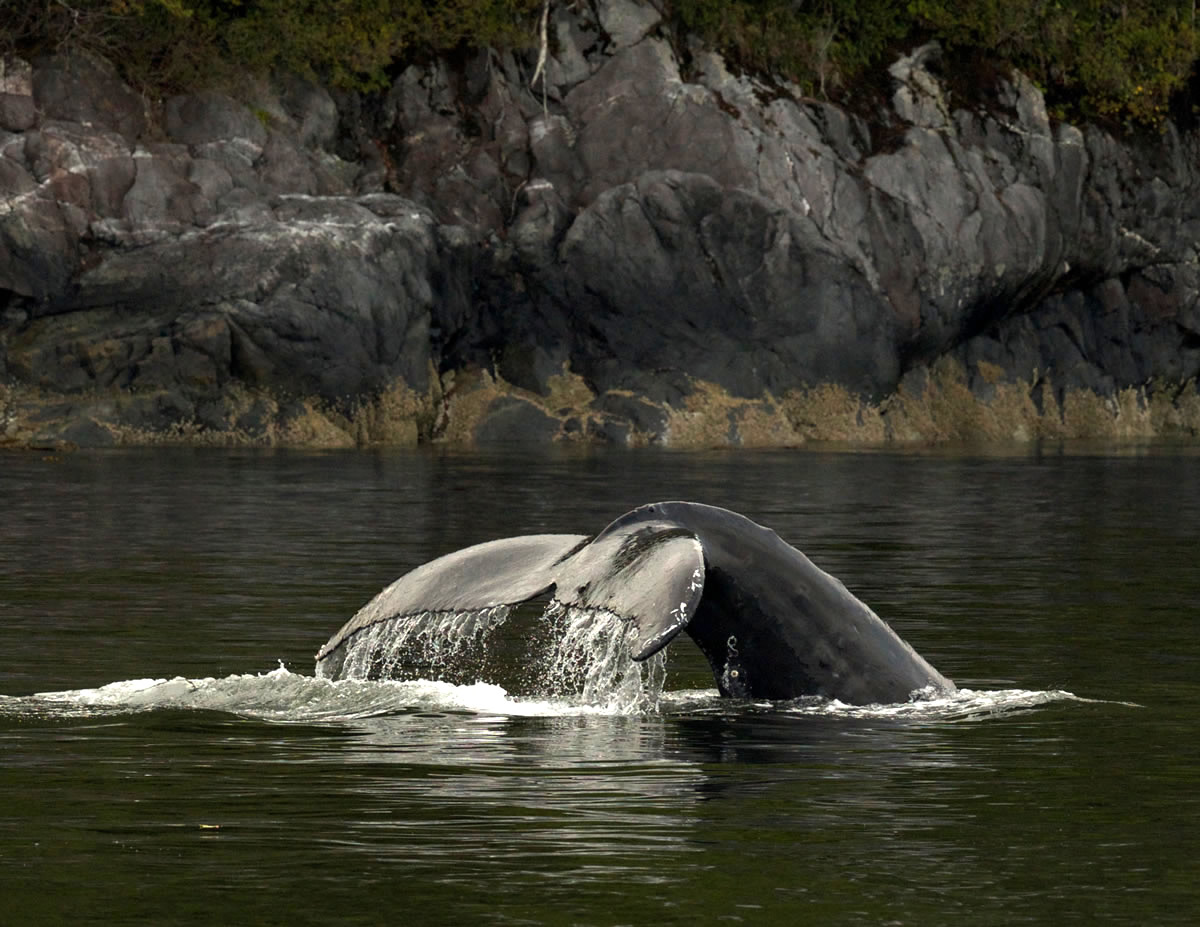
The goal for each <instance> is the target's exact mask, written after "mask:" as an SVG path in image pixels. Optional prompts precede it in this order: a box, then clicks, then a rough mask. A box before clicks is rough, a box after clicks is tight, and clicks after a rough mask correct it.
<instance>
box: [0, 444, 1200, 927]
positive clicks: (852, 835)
mask: <svg viewBox="0 0 1200 927" xmlns="http://www.w3.org/2000/svg"><path fill="white" fill-rule="evenodd" d="M666 499H688V500H694V501H702V502H708V503H711V504H715V505H721V506H725V507H727V508H732V509H734V510H737V511H740V512H742V513H744V514H746V515H748V516H750V517H751V518H753V519H755V520H756V521H759V522H760V523H762V524H765V525H767V526H769V527H771V528H773V529H775V530H776V531H777V532H778V533H779V534H780V535H781V536H782V537H783V538H784V539H786V540H788V541H790V542H791V543H793V544H795V545H796V546H797V547H799V548H800V549H801V550H803V551H805V552H806V553H807V554H808V555H809V556H810V557H811V558H812V559H813V560H814V561H815V562H816V563H817V564H818V565H819V566H821V567H823V568H824V569H826V570H828V571H830V572H831V573H833V574H834V575H836V576H838V577H839V578H840V579H842V580H843V581H844V582H845V583H846V585H847V586H848V587H849V588H850V589H851V590H853V591H854V592H855V593H856V594H858V595H859V597H860V598H862V599H863V600H864V601H866V602H867V603H868V604H869V605H871V607H872V608H874V610H875V611H876V612H878V613H879V614H880V615H881V616H882V617H883V618H885V619H886V620H888V621H889V622H891V624H892V625H893V627H895V628H896V629H897V630H898V631H899V632H900V634H901V635H902V636H903V637H904V638H905V639H907V640H908V641H909V642H910V643H912V644H913V645H914V646H915V647H916V649H917V650H918V651H919V652H920V653H921V654H922V655H923V656H925V657H926V658H927V659H928V660H929V661H930V662H931V663H932V664H933V665H934V666H936V667H938V668H939V669H940V670H942V671H943V672H944V673H945V674H946V675H948V676H950V677H951V678H953V679H954V680H955V681H956V682H957V683H958V685H959V687H960V692H959V693H957V694H956V695H953V696H947V697H942V698H937V699H933V700H929V701H914V702H907V703H903V704H898V705H876V706H859V707H852V706H847V705H841V704H838V703H836V702H835V703H830V702H823V701H821V700H819V699H805V700H800V701H797V702H786V703H771V702H765V701H733V700H724V699H721V698H719V697H718V696H717V693H716V691H715V688H714V686H713V680H712V676H711V674H710V672H709V670H708V667H707V664H706V663H705V662H704V660H703V658H702V657H701V656H700V654H699V652H698V651H697V650H696V649H695V647H694V646H693V645H692V644H691V643H690V641H688V640H687V639H686V638H685V637H682V636H681V638H680V639H679V640H678V641H676V642H675V643H673V644H672V645H671V646H670V647H669V648H668V651H667V660H666V663H665V668H661V669H660V672H658V673H657V674H654V673H649V672H647V673H646V678H645V679H642V680H640V681H639V682H638V685H637V687H635V688H636V691H633V693H632V695H631V690H630V688H629V686H628V685H624V686H623V687H622V688H621V691H619V692H618V691H616V689H615V688H613V690H612V691H607V690H605V689H604V687H603V686H600V687H599V688H598V689H597V688H596V687H593V688H592V689H591V690H589V691H587V692H582V691H572V690H571V689H570V687H569V686H566V687H564V685H563V683H562V680H561V679H559V680H557V681H555V680H551V679H549V678H548V676H547V674H546V673H545V672H544V668H542V664H541V663H539V662H538V661H536V660H533V659H532V657H530V654H531V653H532V652H533V650H535V649H536V648H537V647H538V646H539V645H540V644H541V643H542V642H543V640H544V638H545V637H546V635H547V634H549V633H550V632H551V629H549V628H548V627H547V626H546V624H545V622H543V621H542V619H541V617H540V614H539V611H538V610H537V609H531V610H529V609H522V610H519V611H518V612H516V613H514V614H513V615H512V616H510V617H509V618H508V620H507V621H506V622H505V624H504V633H503V635H501V636H500V637H498V638H497V639H496V641H495V647H496V651H495V653H493V654H492V655H491V657H490V658H489V659H488V660H486V661H482V662H481V663H480V664H479V667H478V672H477V674H476V675H475V676H472V675H471V674H472V670H471V668H470V667H467V669H466V670H465V671H464V670H462V668H461V667H460V668H459V670H460V671H459V672H458V674H457V675H456V676H455V677H454V678H453V679H446V678H442V679H437V678H428V679H426V678H414V679H409V680H406V681H398V682H370V681H363V680H346V681H336V682H335V681H331V680H328V679H321V678H317V677H316V676H315V675H314V667H313V655H314V654H315V653H316V651H317V649H318V648H319V647H320V645H321V644H322V643H323V642H324V641H325V640H326V639H327V638H328V637H329V636H330V635H331V634H333V632H334V631H336V630H337V629H338V628H339V627H340V626H341V624H342V623H343V622H345V621H346V619H348V618H349V617H350V616H351V615H353V614H354V612H355V611H357V610H358V608H359V607H360V606H362V605H363V604H364V603H365V602H367V601H368V600H369V599H370V598H371V597H372V596H374V595H375V593H376V592H378V591H379V590H380V589H382V588H383V587H384V586H385V585H387V584H388V583H390V582H391V581H392V580H393V579H395V578H396V577H397V576H399V575H401V574H402V573H404V572H405V571H407V570H409V569H411V568H413V567H415V566H417V565H419V564H420V563H423V562H425V561H427V560H429V559H432V558H433V557H436V556H438V555H440V554H443V553H447V552H449V551H451V550H454V549H457V548H459V547H463V546H466V545H468V544H472V543H475V542H478V541H484V540H489V539H491V538H495V537H502V536H509V535H516V534H524V533H540V532H555V531H561V532H567V533H585V534H590V533H594V532H597V531H599V530H600V529H601V528H602V527H603V526H604V525H605V524H606V523H607V522H608V521H609V520H611V519H612V518H615V517H616V516H618V515H620V514H621V513H623V512H625V511H627V510H628V509H630V508H633V507H635V506H637V505H639V504H641V503H645V502H651V501H658V500H666ZM1198 542H1200V449H1197V448H1195V447H1191V448H1189V447H1178V446H1147V447H1136V448H1129V447H1125V448H1113V447H1105V446H1092V445H1071V446H1067V447H1060V446H1054V447H1042V448H1035V449H1017V450H1010V451H996V450H987V449H961V448H960V449H955V450H950V451H937V452H912V453H890V452H889V453H884V452H870V453H840V452H833V451H829V452H821V451H803V452H797V451H772V452H763V453H757V452H746V451H742V452H721V453H712V454H704V453H686V454H685V453H671V452H664V451H651V450H647V451H641V452H602V451H596V450H590V451H572V450H562V451H558V452H552V453H551V452H545V451H536V452H531V451H528V450H525V449H513V450H511V451H509V452H507V453H493V454H453V453H439V452H436V451H421V452H412V453H407V452H405V453H400V452H379V453H369V452H337V453H296V452H278V451H277V452H255V451H244V450H238V451H223V450H134V451H110V452H95V453H82V452H81V453H73V454H47V453H44V452H23V453H4V454H0V652H2V654H3V663H2V664H0V899H2V902H0V904H2V910H3V914H0V923H3V924H14V925H18V924H20V925H24V924H36V925H43V924H106V925H119V924H139V925H144V924H155V925H169V924H281V925H294V924H339V925H341V924H345V925H356V924H371V925H376V924H391V923H395V924H402V925H426V924H429V925H458V924H494V925H540V924H544V925H568V924H570V925H620V924H637V925H641V924H687V925H698V924H715V923H726V922H728V923H748V924H749V923H752V924H780V925H783V924H788V925H790V924H798V923H803V924H838V925H841V924H864V925H867V924H870V925H874V924H893V925H939V924H946V925H959V927H961V925H973V924H1062V923H1077V924H1138V925H1142V924H1158V925H1164V924H1195V923H1198V922H1200V543H1198ZM464 673H465V675H464ZM431 675H437V674H431ZM626 681H628V680H626Z"/></svg>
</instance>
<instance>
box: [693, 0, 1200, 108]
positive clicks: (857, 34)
mask: <svg viewBox="0 0 1200 927" xmlns="http://www.w3.org/2000/svg"><path fill="white" fill-rule="evenodd" d="M672 7H673V9H674V11H675V15H676V17H677V18H678V20H679V22H680V23H681V24H682V25H683V26H684V27H685V28H687V29H691V30H694V31H695V32H697V33H698V34H699V35H701V36H702V37H703V38H705V39H706V40H707V41H708V42H710V43H711V44H713V45H714V46H716V47H718V48H721V49H722V50H724V51H725V52H726V54H728V55H729V56H730V57H731V58H732V59H733V60H735V61H737V62H739V63H740V64H742V65H743V66H745V67H749V68H753V69H756V70H766V71H775V72H779V73H782V74H784V75H785V76H788V77H790V78H791V79H793V80H796V81H798V82H799V83H800V84H801V85H802V86H804V87H805V88H806V89H808V90H809V91H810V92H817V93H829V92H832V91H834V90H837V89H842V90H845V89H847V88H849V87H852V85H853V84H854V83H855V82H856V81H858V80H860V79H861V78H863V77H864V72H867V71H868V70H869V69H872V68H878V67H881V66H883V65H886V64H887V63H888V60H889V59H890V58H891V57H894V56H895V55H896V54H897V53H898V52H901V51H904V50H907V49H908V48H911V47H912V45H914V44H916V43H918V42H921V41H925V40H929V39H936V40H938V41H940V42H941V43H942V45H943V46H944V47H945V48H946V49H947V51H948V52H949V55H950V58H951V61H952V62H958V63H959V64H960V65H961V64H963V63H965V62H968V61H969V62H972V63H973V64H974V65H975V66H976V67H977V66H978V65H979V64H980V63H982V62H986V63H987V64H988V65H989V66H990V68H991V69H992V70H997V69H1004V68H1008V67H1016V68H1019V69H1020V70H1022V71H1024V72H1025V73H1026V74H1027V75H1029V77H1030V78H1032V79H1033V80H1034V82H1035V83H1037V84H1038V85H1039V86H1040V87H1041V88H1042V90H1043V91H1044V92H1045V93H1046V97H1047V102H1048V103H1049V104H1050V106H1051V107H1052V108H1054V109H1056V110H1057V111H1058V113H1059V115H1060V116H1068V115H1072V116H1082V117H1084V118H1089V119H1097V118H1098V119H1103V120H1106V121H1109V122H1117V123H1122V124H1124V125H1126V126H1127V127H1133V126H1135V125H1138V126H1155V125H1158V124H1159V123H1161V121H1162V120H1163V118H1164V117H1165V116H1166V114H1167V108H1168V104H1169V103H1170V101H1171V99H1172V97H1173V96H1175V95H1177V94H1179V93H1180V92H1181V91H1183V90H1184V89H1185V88H1186V86H1187V84H1188V81H1189V78H1190V77H1191V75H1192V72H1193V69H1194V67H1195V64H1196V60H1197V57H1198V56H1200V32H1198V30H1197V22H1196V3H1195V2H1194V0H1122V2H1113V0H1057V2H1055V0H910V2H909V3H907V4H902V3H896V2H894V0H818V2H807V3H806V2H796V0H673V3H672ZM952 66H953V65H952Z"/></svg>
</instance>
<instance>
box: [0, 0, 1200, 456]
mask: <svg viewBox="0 0 1200 927" xmlns="http://www.w3.org/2000/svg"><path fill="white" fill-rule="evenodd" d="M579 6H580V7H583V9H581V10H577V9H575V6H572V5H565V4H564V5H556V6H555V9H554V11H553V16H552V21H551V28H552V29H553V30H554V33H555V41H554V42H553V43H552V45H551V47H552V48H553V49H554V53H553V54H552V55H551V56H550V59H549V61H548V64H547V67H546V69H545V84H544V86H543V85H542V84H541V82H540V81H539V83H538V84H536V85H534V86H533V87H531V86H530V78H531V76H532V73H533V70H534V67H533V66H534V61H535V56H534V55H529V56H523V55H520V54H513V53H503V54H501V53H498V52H495V51H489V50H483V51H480V52H478V53H475V54H473V55H471V56H468V57H466V58H463V57H462V56H459V57H457V58H455V59H453V60H451V59H449V58H447V59H441V60H435V61H433V62H431V63H429V64H426V65H423V66H420V67H416V66H413V67H410V68H408V69H407V70H405V71H404V72H403V73H402V74H401V75H400V76H399V77H398V78H397V79H396V81H395V83H394V84H393V86H392V87H391V88H390V89H389V90H388V91H386V92H384V93H380V94H375V95H361V94H353V93H348V92H343V91H331V90H329V89H327V88H323V87H320V86H316V85H313V84H311V83H309V82H307V81H304V80H302V79H300V78H296V77H291V76H281V77H277V78H275V79H273V80H271V81H264V82H262V83H261V84H256V85H251V86H249V87H247V88H243V90H242V91H241V92H240V94H239V97H240V99H238V100H235V99H233V98H232V97H230V96H227V95H224V94H222V93H218V92H216V91H203V92H198V93H195V94H189V95H184V96H179V97H174V98H171V99H168V100H165V101H147V100H146V99H144V98H143V97H142V96H140V95H138V94H136V93H134V92H133V91H132V90H131V89H130V88H129V87H127V86H126V85H125V84H123V83H122V82H121V80H120V79H119V78H118V76H117V74H116V71H115V70H114V69H113V68H112V67H111V66H110V65H109V64H108V63H106V62H105V61H103V60H100V59H98V58H95V57H92V56H89V55H86V54H82V53H74V54H66V55H55V56H49V57H46V58H43V59H38V60H35V61H32V62H25V61H22V60H20V59H15V58H8V59H6V60H4V61H3V62H2V63H0V445H10V446H34V447H49V446H68V445H77V446H100V445H108V444H130V443H133V444H137V443H142V444H144V443H188V444H231V443H249V444H271V445H296V446H320V447H331V446H352V445H362V444H373V443H378V444H414V443H418V442H445V443H449V444H459V445H488V444H507V443H513V442H516V443H527V444H538V443H547V442H553V441H567V442H570V441H578V442H599V443H610V444H618V445H628V446H638V445H643V444H655V443H656V444H663V445H669V446H675V447H692V446H727V445H743V446H750V445H799V444H804V443H806V442H810V441H839V442H851V443H886V442H936V441H961V440H998V441H1013V440H1016V441H1031V440H1036V439H1039V438H1072V437H1109V438H1153V437H1163V436H1184V437H1195V436H1197V435H1200V393H1198V391H1197V377H1198V375H1200V303H1198V301H1197V297H1198V288H1200V262H1198V258H1197V252H1196V243H1197V241H1200V158H1198V154H1200V144H1198V137H1197V135H1196V134H1195V133H1194V132H1181V131H1179V130H1178V129H1176V128H1175V127H1174V126H1171V125H1168V126H1167V127H1166V128H1165V130H1164V132H1163V133H1162V135H1161V137H1159V138H1155V139H1140V140H1122V139H1118V138H1115V137H1114V136H1113V135H1111V134H1109V133H1106V132H1105V131H1103V130H1101V129H1099V128H1096V127H1094V126H1074V125H1069V124H1061V123H1054V122H1052V121H1051V120H1050V119H1049V118H1048V116H1047V113H1046V108H1045V105H1044V102H1043V100H1042V97H1041V95H1040V93H1039V92H1038V90H1037V89H1036V88H1035V87H1034V86H1032V84H1030V83H1029V81H1027V80H1025V79H1024V78H1023V77H1021V76H1020V75H1019V74H1018V75H1014V76H1013V78H1012V79H1011V80H1010V81H1009V82H1008V83H1005V84H1003V85H1002V86H1001V87H1000V94H999V99H998V101H997V102H996V103H995V104H994V105H993V106H991V107H989V108H988V109H987V110H986V111H985V110H983V109H979V108H977V107H974V106H973V105H968V104H966V103H964V102H962V101H956V100H955V99H954V97H952V96H950V95H949V94H948V92H947V91H946V90H945V88H944V86H943V85H942V84H941V83H940V82H939V79H938V78H937V76H936V67H935V63H936V60H937V56H938V50H937V49H936V48H935V47H930V46H926V47H923V48H919V49H915V50H913V51H912V53H911V54H910V55H908V56H906V57H904V58H902V59H901V60H899V61H897V62H896V63H895V64H894V65H893V66H892V68H891V69H890V76H891V79H892V84H893V90H894V95H893V97H892V99H891V100H890V102H888V103H887V104H886V105H882V104H881V105H880V107H879V109H878V112H876V113H874V114H873V115H871V117H870V118H864V117H863V116H862V115H859V114H853V113H851V112H849V111H847V110H845V109H843V108H839V107H837V106H835V105H832V104H830V103H827V102H822V101H817V100H812V99H808V98H804V97H802V96H801V95H800V94H799V93H797V92H793V90H790V89H789V88H788V87H786V86H771V87H767V86H765V85H764V84H762V83H760V82H759V81H757V80H756V79H753V78H751V77H748V76H739V75H734V74H732V73H730V71H729V70H728V69H727V68H726V66H725V63H724V62H723V61H722V59H721V57H720V56H719V55H718V54H716V53H714V52H712V51H710V50H708V49H705V48H704V47H703V46H701V45H700V44H698V43H697V42H695V41H690V42H688V43H687V46H686V47H685V48H681V47H680V39H679V37H678V36H673V35H669V34H668V32H667V31H666V30H665V28H664V27H663V24H662V23H661V22H660V16H659V14H658V13H657V12H656V11H655V9H654V8H653V7H652V6H651V5H649V4H646V3H639V2H636V0H606V2H597V3H595V4H592V5H587V4H585V5H579Z"/></svg>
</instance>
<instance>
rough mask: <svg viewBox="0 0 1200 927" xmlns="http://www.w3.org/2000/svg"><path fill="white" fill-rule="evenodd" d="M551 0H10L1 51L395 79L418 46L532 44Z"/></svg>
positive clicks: (176, 84) (208, 69)
mask: <svg viewBox="0 0 1200 927" xmlns="http://www.w3.org/2000/svg"><path fill="white" fill-rule="evenodd" d="M541 7H542V0H447V2H442V3H427V2H424V0H34V2H30V0H0V52H3V51H5V50H6V49H9V50H20V51H29V50H40V49H45V48H56V47H60V46H63V45H73V46H77V47H84V48H88V49H91V50H92V51H96V52H99V53H101V54H104V55H105V56H107V57H108V58H110V59H112V60H113V61H114V62H116V63H117V64H118V65H119V66H120V67H121V68H122V70H123V72H124V73H125V76H126V77H127V78H129V79H130V80H132V81H133V82H134V83H137V84H139V85H141V86H142V87H145V88H152V89H156V90H167V91H170V90H176V89H182V88H187V87H195V86H197V85H204V84H211V83H215V82H220V81H222V80H229V79H230V78H231V77H232V76H234V75H237V74H238V73H244V72H245V71H251V72H260V73H261V72H266V71H270V70H272V69H276V68H281V69H286V70H291V71H295V72H298V73H302V74H308V75H309V76H313V77H318V78H320V79H322V80H327V81H329V82H331V83H333V84H336V85H338V86H342V87H351V88H355V89H371V88H375V87H381V86H384V85H385V84H386V83H387V73H388V69H389V67H390V66H391V65H392V64H393V63H394V62H397V61H403V60H404V59H406V58H408V57H411V56H412V55H413V54H414V53H428V52H431V51H433V52H436V51H445V50H448V49H452V48H456V47H458V46H460V45H463V44H467V45H475V46H484V45H492V46H500V47H509V48H511V47H521V46H526V45H529V44H532V42H533V36H534V32H535V27H536V21H537V17H538V14H539V12H540V10H541Z"/></svg>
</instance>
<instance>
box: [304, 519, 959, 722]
mask: <svg viewBox="0 0 1200 927" xmlns="http://www.w3.org/2000/svg"><path fill="white" fill-rule="evenodd" d="M546 596H549V597H550V604H549V605H548V606H547V613H548V614H549V613H551V612H552V610H554V609H562V608H566V607H572V608H578V609H585V610H589V611H596V612H603V613H608V614H610V615H612V616H615V618H616V619H617V620H619V621H621V622H623V623H625V624H626V625H627V626H628V628H627V630H628V632H629V633H628V636H627V638H626V639H627V641H628V646H629V648H630V656H632V658H633V659H634V660H638V661H640V660H645V659H647V658H648V657H650V656H652V655H653V654H655V653H657V652H658V651H659V650H661V649H662V648H663V647H665V646H666V645H667V644H669V643H670V642H671V641H672V640H673V639H674V638H675V637H676V636H677V635H678V634H679V633H680V632H685V633H686V634H687V635H688V636H689V637H691V639H692V640H693V641H695V643H696V644H697V645H698V646H699V648H700V650H701V651H702V652H703V654H704V656H705V657H706V658H707V659H708V662H709V665H710V666H711V667H712V671H713V677H714V679H715V681H716V685H717V688H718V689H719V690H720V692H721V694H722V695H724V696H731V697H735V698H756V699H794V698H799V697H801V696H822V697H825V698H830V699H838V700H840V701H842V702H846V703H849V704H860V705H861V704H872V703H892V702H903V701H907V700H909V699H910V698H912V697H914V695H920V694H924V693H929V692H952V691H954V690H955V686H954V683H953V682H951V681H950V680H949V679H947V678H946V677H945V676H943V675H942V674H941V673H939V672H938V671H937V670H936V669H934V668H933V667H932V666H931V665H930V664H929V663H928V662H926V661H925V660H924V659H923V658H922V657H921V656H920V655H919V654H918V653H917V652H916V651H915V650H913V648H912V647H911V646H909V645H908V644H907V643H906V642H905V641H904V640H902V639H901V638H900V636H899V635H898V634H896V632H895V631H893V630H892V629H891V627H889V626H888V625H887V623H886V622H884V621H883V620H882V619H880V618H879V616H877V615H876V614H875V613H874V612H873V611H872V610H871V609H870V608H869V607H867V605H865V604H864V603H863V602H861V601H860V600H859V599H858V598H856V597H855V596H854V595H853V594H852V593H851V592H850V591H849V590H848V589H847V588H846V587H845V586H844V585H843V584H842V583H841V582H840V581H839V580H838V579H836V578H834V577H833V576H831V575H830V574H828V573H826V572H825V571H824V570H821V569H820V568H819V567H817V566H816V565H815V564H814V563H813V562H812V561H811V560H809V559H808V557H806V556H805V555H804V554H803V553H801V552H800V551H799V550H797V549H796V548H795V547H793V546H792V545H790V544H788V543H787V542H785V541H783V540H782V539H781V538H780V537H779V536H778V535H777V534H776V533H775V532H774V531H771V530H770V529H768V528H764V527H762V526H761V525H758V524H756V523H755V522H753V521H751V520H750V519H749V518H746V517H745V516H743V515H739V514H737V513H736V512H731V511H729V510H727V509H722V508H717V507H714V506H710V505H701V504H699V503H693V502H657V503H653V504H650V505H643V506H641V507H640V508H637V509H634V510H633V511H632V512H628V513H627V514H625V515H622V516H621V517H620V518H618V519H616V521H614V522H612V523H611V524H610V525H609V526H608V527H607V528H605V529H604V530H603V531H601V532H600V533H599V534H597V535H595V536H594V537H589V536H587V535H574V534H539V535H528V536H523V537H514V538H503V539H500V540H494V541H487V542H485V543H482V544H477V545H475V546H473V547H468V548H465V549H463V550H459V551H456V552H454V553H450V554H447V555H445V556H443V557H439V558H438V559H436V560H432V561H430V562H429V563H426V564H424V565H423V566H419V567H417V568H416V569H414V570H412V571H411V572H409V573H406V574H405V575H404V576H401V577H400V578H399V579H397V580H396V581H395V582H394V583H392V584H391V585H390V586H388V587H387V588H386V589H384V590H383V591H382V592H380V593H379V594H378V595H377V596H376V597H375V598H374V599H372V600H371V601H370V602H368V603H367V605H365V606H364V607H363V608H362V609H361V610H360V611H359V612H358V613H357V614H356V615H354V617H352V618H351V619H350V620H349V621H348V622H346V624H345V625H343V626H342V628H341V629H340V630H338V632H337V633H336V634H334V635H333V637H331V638H330V639H329V640H328V641H327V642H326V643H325V645H324V646H323V647H322V648H321V649H320V651H319V652H318V653H317V657H316V659H317V673H318V675H320V676H324V677H329V678H335V679H336V678H341V677H344V676H355V675H368V676H378V675H387V674H388V673H387V669H388V667H389V666H393V665H395V664H394V663H389V662H388V661H386V660H383V661H381V660H380V659H379V655H378V654H376V656H375V658H374V659H373V660H369V661H366V662H365V663H364V662H363V661H362V660H358V661H353V660H349V659H348V655H349V654H350V653H351V652H352V651H353V650H354V646H355V642H356V641H361V640H362V639H364V638H365V637H368V636H369V635H370V633H371V632H372V630H374V631H376V632H378V631H379V629H381V628H384V627H388V628H393V629H394V628H398V627H399V628H403V627H404V625H405V624H406V623H413V622H417V621H420V620H422V619H428V617H429V616H430V615H453V616H455V617H456V618H459V619H461V620H463V621H467V622H471V621H478V622H483V623H486V622H488V621H491V620H493V619H495V618H496V616H501V617H502V616H504V615H507V613H508V610H510V609H512V608H515V607H516V606H517V605H519V604H521V603H522V602H527V601H529V600H531V599H537V598H542V597H546Z"/></svg>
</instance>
